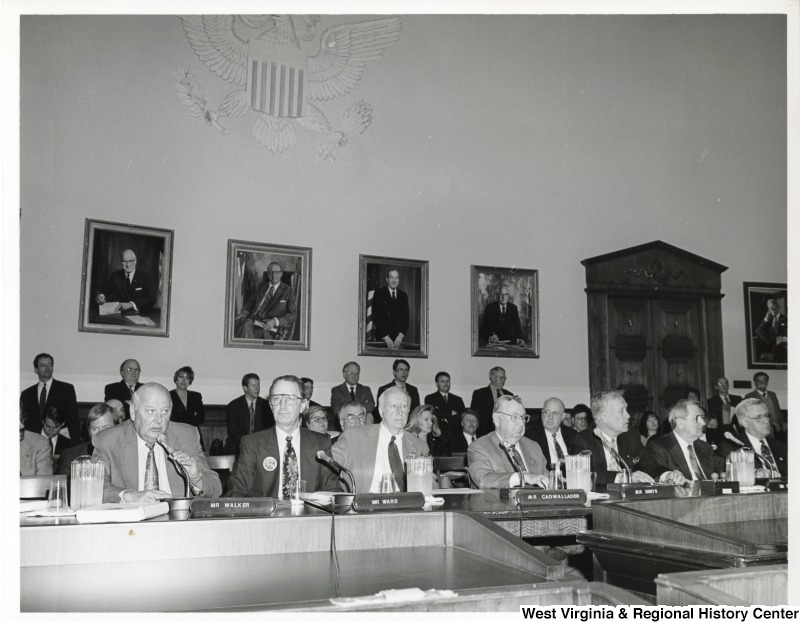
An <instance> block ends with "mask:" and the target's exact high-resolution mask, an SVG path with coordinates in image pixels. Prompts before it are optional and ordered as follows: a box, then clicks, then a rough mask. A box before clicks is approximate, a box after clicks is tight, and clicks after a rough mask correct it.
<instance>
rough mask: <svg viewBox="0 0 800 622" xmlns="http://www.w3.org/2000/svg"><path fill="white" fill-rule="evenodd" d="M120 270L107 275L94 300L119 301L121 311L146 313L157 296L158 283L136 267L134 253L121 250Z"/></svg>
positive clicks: (97, 301)
mask: <svg viewBox="0 0 800 622" xmlns="http://www.w3.org/2000/svg"><path fill="white" fill-rule="evenodd" d="M121 263H122V270H116V271H114V272H112V273H111V276H110V277H108V281H107V282H106V284H105V286H104V287H103V288H102V289H101V290H99V291H98V292H97V296H96V297H95V302H96V303H97V304H105V303H106V302H117V303H119V305H118V307H117V310H118V311H119V312H121V313H146V312H148V311H150V309H152V308H153V305H154V304H155V303H156V299H157V297H158V285H157V283H156V281H155V279H154V278H153V277H152V275H151V274H150V273H149V272H145V271H144V270H137V269H136V253H134V252H133V251H132V250H130V249H125V250H124V251H122V262H121Z"/></svg>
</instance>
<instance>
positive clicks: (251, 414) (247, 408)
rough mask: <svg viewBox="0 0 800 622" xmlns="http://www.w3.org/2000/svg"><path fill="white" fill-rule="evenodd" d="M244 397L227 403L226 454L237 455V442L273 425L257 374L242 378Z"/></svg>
mask: <svg viewBox="0 0 800 622" xmlns="http://www.w3.org/2000/svg"><path fill="white" fill-rule="evenodd" d="M242 391H244V395H242V396H240V397H237V398H236V399H235V400H232V401H231V402H229V403H228V406H227V408H226V411H225V421H226V423H227V426H228V440H227V442H226V443H225V450H226V453H228V454H232V455H238V453H239V441H240V440H241V438H242V437H243V436H245V435H246V434H252V433H253V432H258V431H259V430H266V429H267V428H271V427H272V426H274V425H275V417H274V416H273V414H272V409H271V408H270V407H269V402H267V400H265V399H264V398H263V397H260V396H259V394H260V393H261V379H260V378H259V377H258V374H253V373H249V374H245V375H244V376H242Z"/></svg>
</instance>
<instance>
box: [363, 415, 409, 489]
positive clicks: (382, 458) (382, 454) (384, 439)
mask: <svg viewBox="0 0 800 622" xmlns="http://www.w3.org/2000/svg"><path fill="white" fill-rule="evenodd" d="M393 436H394V437H395V438H394V444H395V445H397V451H398V453H399V454H400V460H401V461H402V462H403V464H405V461H406V457H405V453H404V452H403V432H400V434H394V433H392V432H390V431H389V429H388V428H387V427H386V426H385V425H383V423H381V431H380V434H378V453H377V454H376V455H375V472H374V473H373V474H372V484H370V487H369V491H370V492H380V491H381V476H382V475H383V474H384V473H391V472H392V467H391V465H390V464H389V443H390V442H391V441H392V437H393ZM397 483H398V485H399V483H400V482H397Z"/></svg>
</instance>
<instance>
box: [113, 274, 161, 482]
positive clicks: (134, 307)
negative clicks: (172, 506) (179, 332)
mask: <svg viewBox="0 0 800 622" xmlns="http://www.w3.org/2000/svg"><path fill="white" fill-rule="evenodd" d="M135 274H136V270H134V271H133V272H131V273H128V272H126V273H125V280H126V281H128V285H133V276H134V275H135ZM121 302H130V303H131V304H132V305H133V310H134V311H137V312H138V311H139V307H137V306H136V303H135V302H133V300H125V301H121ZM160 476H161V473H159V477H160ZM159 481H161V480H159Z"/></svg>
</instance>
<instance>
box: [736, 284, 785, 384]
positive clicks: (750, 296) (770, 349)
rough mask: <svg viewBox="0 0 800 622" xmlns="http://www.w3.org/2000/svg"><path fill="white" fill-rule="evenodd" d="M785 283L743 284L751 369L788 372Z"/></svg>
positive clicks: (748, 363)
mask: <svg viewBox="0 0 800 622" xmlns="http://www.w3.org/2000/svg"><path fill="white" fill-rule="evenodd" d="M788 299H789V298H788V290H787V287H786V283H747V282H746V283H744V321H745V333H746V339H747V368H748V369H787V362H788V359H787V355H788V341H787V331H788V328H789V317H788V315H787V311H788V309H787V303H788Z"/></svg>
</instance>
